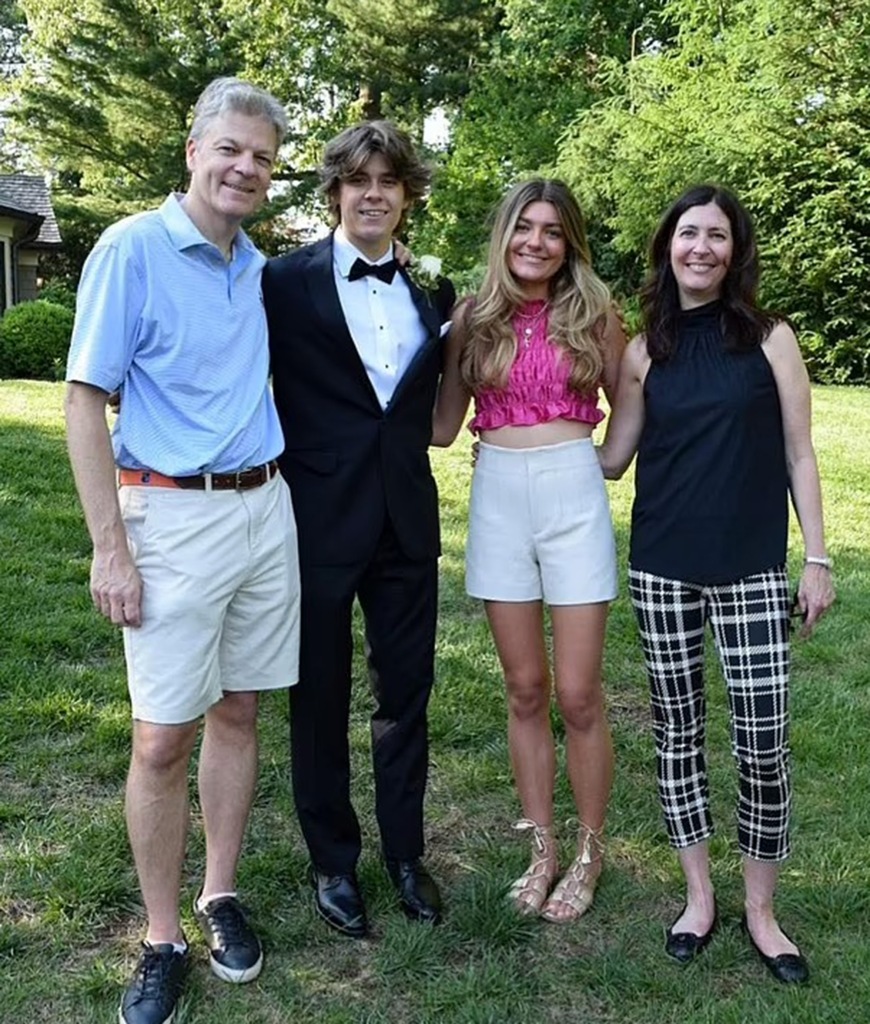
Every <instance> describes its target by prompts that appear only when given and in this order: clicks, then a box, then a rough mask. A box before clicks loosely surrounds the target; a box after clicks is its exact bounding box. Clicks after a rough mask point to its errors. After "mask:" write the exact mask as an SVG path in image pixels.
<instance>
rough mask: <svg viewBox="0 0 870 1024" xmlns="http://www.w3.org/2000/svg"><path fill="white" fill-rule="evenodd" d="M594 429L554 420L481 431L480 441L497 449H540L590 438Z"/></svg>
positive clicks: (581, 424) (571, 421)
mask: <svg viewBox="0 0 870 1024" xmlns="http://www.w3.org/2000/svg"><path fill="white" fill-rule="evenodd" d="M594 429H595V424H593V423H581V422H578V421H577V420H565V419H555V420H550V421H549V422H548V423H534V424H531V425H529V426H521V427H520V426H518V427H512V426H508V427H499V428H498V429H497V430H482V431H481V432H480V440H481V441H483V443H484V444H491V445H494V446H495V447H497V448H542V447H544V446H545V445H548V444H562V443H563V442H565V441H579V440H581V439H582V438H585V437H592V431H593V430H594Z"/></svg>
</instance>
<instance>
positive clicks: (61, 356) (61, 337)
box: [0, 299, 74, 380]
mask: <svg viewBox="0 0 870 1024" xmlns="http://www.w3.org/2000/svg"><path fill="white" fill-rule="evenodd" d="M73 319H74V314H73V312H72V310H69V309H67V308H66V307H65V306H60V305H58V304H57V303H56V302H45V301H44V300H42V299H37V300H36V302H22V303H19V305H17V306H13V307H12V308H11V309H9V310H7V311H6V313H5V314H4V315H3V318H2V319H0V377H25V378H29V379H31V380H60V379H62V378H63V375H64V371H65V368H66V357H67V352H68V351H69V343H70V338H71V337H72V328H73Z"/></svg>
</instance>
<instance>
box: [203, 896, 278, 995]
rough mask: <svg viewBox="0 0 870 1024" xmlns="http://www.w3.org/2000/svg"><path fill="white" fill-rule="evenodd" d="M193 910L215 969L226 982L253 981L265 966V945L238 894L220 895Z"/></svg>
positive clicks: (213, 969)
mask: <svg viewBox="0 0 870 1024" xmlns="http://www.w3.org/2000/svg"><path fill="white" fill-rule="evenodd" d="M193 912H194V914H195V915H196V919H197V921H198V922H199V926H200V928H202V932H203V935H205V941H206V942H207V943H208V948H209V949H210V950H211V956H210V957H209V960H210V962H211V969H212V971H213V972H214V973H215V974H216V975H217V976H218V977H219V978H220V979H221V980H222V981H232V982H235V983H236V984H241V983H242V982H244V981H253V980H254V978H256V977H257V975H258V974H259V973H260V971H261V969H262V967H263V947H262V946H261V945H260V940H259V939H258V938H257V936H256V935H255V934H254V929H253V928H252V927H251V926H250V924H249V923H248V918H247V917H246V915H245V911H244V910H243V909H242V905H241V904H240V903H239V901H238V900H237V899H236V898H235V896H218V897H217V898H216V899H213V900H211V901H210V902H209V903H207V904H206V905H205V909H204V910H200V909H199V900H196V901H195V902H194V904H193Z"/></svg>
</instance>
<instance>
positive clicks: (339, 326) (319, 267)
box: [307, 235, 380, 408]
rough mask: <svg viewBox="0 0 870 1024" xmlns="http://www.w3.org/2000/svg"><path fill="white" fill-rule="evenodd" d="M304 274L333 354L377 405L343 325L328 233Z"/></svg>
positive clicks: (367, 377) (373, 391) (354, 345)
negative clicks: (347, 366)
mask: <svg viewBox="0 0 870 1024" xmlns="http://www.w3.org/2000/svg"><path fill="white" fill-rule="evenodd" d="M307 278H308V292H309V294H310V295H311V300H312V305H313V306H314V310H315V313H316V314H317V316H318V317H319V318H320V320H321V323H322V325H323V334H324V335H325V337H328V338H329V339H330V341H331V342H333V343H334V346H335V351H336V358H339V359H342V360H343V361H344V362H346V363H347V364H348V365H349V366H350V367H352V369H353V372H354V374H355V375H356V377H357V378H358V380H359V382H360V384H361V385H362V386H363V387H364V388H365V390H366V393H367V394H368V395H369V396H370V397H371V399H372V401H373V402H374V403H375V405H376V406H377V407H378V408H380V402H379V401H378V396H377V395H376V394H375V389H374V388H373V387H372V382H371V381H370V380H369V375H368V374H367V373H366V368H365V366H364V365H363V361H362V359H361V358H360V354H359V351H358V349H357V347H356V344H355V343H354V340H353V338H352V337H351V334H350V331H349V330H348V329H347V321H346V320H345V318H344V310H343V309H342V308H341V301H340V300H339V297H338V289H337V288H336V286H335V271H334V270H333V265H332V235H330V236H329V237H328V238H324V239H323V240H322V242H319V243H318V244H317V245H316V246H315V247H314V248H313V249H312V251H311V259H310V261H309V263H308V268H307Z"/></svg>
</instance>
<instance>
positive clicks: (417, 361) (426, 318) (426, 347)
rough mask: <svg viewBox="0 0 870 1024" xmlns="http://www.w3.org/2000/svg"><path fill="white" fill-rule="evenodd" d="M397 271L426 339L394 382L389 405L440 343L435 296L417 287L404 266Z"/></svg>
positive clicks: (439, 318)
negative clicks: (398, 379) (398, 378)
mask: <svg viewBox="0 0 870 1024" xmlns="http://www.w3.org/2000/svg"><path fill="white" fill-rule="evenodd" d="M399 273H401V275H402V277H404V279H405V281H407V283H408V288H409V290H410V292H411V298H412V299H413V300H414V305H415V306H416V307H417V312H418V313H419V314H420V319H421V320H422V321H423V325H424V326H425V328H426V340H425V341H424V342H423V344H422V345H421V346H420V347H419V349H417V351H416V353H415V354H414V358H413V359H412V360H411V362H410V363H409V365H408V368H407V369H406V370H405V372H404V373H403V374H402V379H401V380H400V381H399V382H398V383H397V384H396V389H395V391H394V392H393V397H392V399H391V401H390V406H391V407H394V406H395V404H396V402H397V401H398V399H399V398H400V397H401V395H402V392H403V391H404V390H405V388H406V387H407V386H408V382H409V381H411V380H413V379H414V375H415V374H416V373H417V370H418V369H419V367H420V366H422V365H423V364H424V363H425V362H426V359H427V357H428V356H429V355H430V353H431V352H432V349H433V348H437V347H438V346H439V345H440V344H441V312H440V310H439V308H438V303H437V302H436V298H435V296H433V295H429V294H428V293H427V292H424V291H423V289H422V288H419V287H418V286H417V285H416V284H415V283H414V282H413V281H412V280H411V278H410V277H409V276H408V274H407V272H406V270H405V268H404V267H399Z"/></svg>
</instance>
